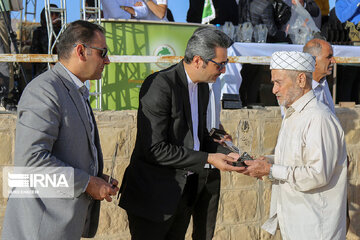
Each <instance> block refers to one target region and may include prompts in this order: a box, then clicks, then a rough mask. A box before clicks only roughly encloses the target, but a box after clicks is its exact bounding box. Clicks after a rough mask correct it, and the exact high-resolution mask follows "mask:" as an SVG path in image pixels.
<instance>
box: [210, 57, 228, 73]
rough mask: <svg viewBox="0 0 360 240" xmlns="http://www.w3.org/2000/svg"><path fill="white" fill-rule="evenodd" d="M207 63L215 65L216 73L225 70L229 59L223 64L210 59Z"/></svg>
mask: <svg viewBox="0 0 360 240" xmlns="http://www.w3.org/2000/svg"><path fill="white" fill-rule="evenodd" d="M207 61H210V62H213V63H215V64H216V65H217V68H218V71H221V70H223V69H224V68H225V66H226V64H228V62H229V59H226V61H225V62H221V63H218V62H215V61H214V60H212V59H208V60H207Z"/></svg>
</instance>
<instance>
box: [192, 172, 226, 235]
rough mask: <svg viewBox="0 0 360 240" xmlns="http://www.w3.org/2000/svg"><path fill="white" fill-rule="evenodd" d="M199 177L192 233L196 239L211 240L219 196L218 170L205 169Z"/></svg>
mask: <svg viewBox="0 0 360 240" xmlns="http://www.w3.org/2000/svg"><path fill="white" fill-rule="evenodd" d="M205 172H207V174H206V175H205V176H203V177H200V178H199V190H200V191H199V193H198V198H197V199H196V201H195V205H194V207H193V213H192V216H193V233H192V238H193V239H196V240H211V239H212V238H213V236H214V230H215V223H216V216H217V211H218V205H219V198H220V171H219V170H218V169H216V168H215V169H207V170H205Z"/></svg>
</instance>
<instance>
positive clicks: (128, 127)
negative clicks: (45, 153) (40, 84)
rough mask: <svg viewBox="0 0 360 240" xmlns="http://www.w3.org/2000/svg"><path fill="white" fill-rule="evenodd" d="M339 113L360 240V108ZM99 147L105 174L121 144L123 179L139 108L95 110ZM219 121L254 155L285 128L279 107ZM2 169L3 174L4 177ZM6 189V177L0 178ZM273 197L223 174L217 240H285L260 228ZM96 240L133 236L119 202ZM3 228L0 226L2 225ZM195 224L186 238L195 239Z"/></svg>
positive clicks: (5, 156) (8, 136)
mask: <svg viewBox="0 0 360 240" xmlns="http://www.w3.org/2000/svg"><path fill="white" fill-rule="evenodd" d="M336 113H337V115H338V117H339V119H340V121H341V124H342V126H343V128H344V131H345V133H346V143H347V149H348V155H349V158H350V164H349V175H348V179H349V180H348V183H349V185H348V186H349V190H348V193H349V213H350V218H351V222H350V228H349V232H348V234H347V239H348V240H352V239H360V160H359V158H360V142H359V140H360V117H359V115H360V108H354V109H346V108H337V109H336ZM95 115H96V118H97V123H98V127H99V131H100V137H101V145H102V150H103V154H104V161H105V168H104V172H105V173H106V172H109V171H110V170H109V169H110V166H111V159H112V154H113V152H114V148H115V144H116V142H118V143H119V149H118V155H117V159H116V168H115V172H114V173H115V176H116V178H117V179H118V180H120V181H121V179H122V176H123V173H124V170H125V168H126V166H127V164H128V163H129V158H130V155H131V153H132V150H133V147H134V144H135V138H136V111H106V112H97V113H96V114H95ZM221 121H222V123H223V125H224V127H225V129H226V130H227V131H228V132H229V133H230V134H231V135H232V136H233V139H234V143H235V144H236V145H237V146H238V147H240V148H241V150H243V151H247V152H249V153H251V154H252V155H254V156H259V155H265V154H271V153H273V151H274V148H275V144H276V139H277V135H278V131H279V129H280V126H281V115H280V111H279V108H277V107H268V108H266V109H263V110H245V109H242V110H223V111H222V115H221ZM15 122H16V116H15V115H12V114H0V165H9V164H10V165H11V164H12V162H13V156H14V140H15V139H14V138H15ZM1 175H2V172H0V177H1ZM0 190H1V191H2V178H0ZM270 197H271V183H270V182H269V181H267V180H264V181H260V180H256V179H253V178H250V177H247V176H244V175H241V174H238V173H228V172H226V173H222V183H221V197H220V205H219V212H218V218H217V225H216V230H215V236H214V239H217V240H229V239H231V240H233V239H234V240H236V239H239V240H240V239H241V240H247V239H251V240H253V239H261V240H268V239H275V240H278V239H281V236H280V233H279V232H278V233H277V234H276V235H275V236H274V237H272V236H271V235H269V234H267V233H266V232H264V231H263V230H261V228H260V226H261V225H262V223H263V222H264V221H265V220H266V219H267V216H268V213H269V204H270ZM5 207H6V199H4V198H0V223H2V221H3V217H4V211H5ZM100 218H101V219H100V225H99V229H98V234H97V235H96V237H95V239H97V240H115V239H116V240H118V239H124V240H126V239H130V234H129V230H128V222H127V217H126V213H125V211H124V210H123V209H121V208H119V207H117V201H113V202H112V203H108V202H104V203H103V204H102V209H101V216H100ZM0 230H1V225H0ZM190 236H191V224H190V227H189V230H188V233H187V239H191V237H190Z"/></svg>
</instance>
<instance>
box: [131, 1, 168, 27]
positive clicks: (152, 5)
mask: <svg viewBox="0 0 360 240" xmlns="http://www.w3.org/2000/svg"><path fill="white" fill-rule="evenodd" d="M144 2H145V4H146V6H147V8H148V9H149V11H148V14H147V15H146V16H144V17H139V18H138V19H142V20H151V21H164V22H167V21H168V19H167V16H166V15H167V0H144ZM140 3H142V2H137V3H136V4H135V6H138V5H139V4H140Z"/></svg>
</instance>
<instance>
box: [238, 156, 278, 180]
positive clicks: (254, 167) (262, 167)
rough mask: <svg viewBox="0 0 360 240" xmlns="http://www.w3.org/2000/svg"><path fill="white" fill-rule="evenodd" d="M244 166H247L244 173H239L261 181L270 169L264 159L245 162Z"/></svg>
mask: <svg viewBox="0 0 360 240" xmlns="http://www.w3.org/2000/svg"><path fill="white" fill-rule="evenodd" d="M245 164H246V165H248V166H247V167H246V169H245V171H242V172H241V173H243V174H245V175H248V176H251V177H256V178H259V179H261V180H262V177H263V176H267V175H269V173H270V167H271V165H272V164H271V163H269V162H268V161H267V159H266V158H265V157H260V158H258V159H255V160H249V161H245Z"/></svg>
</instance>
